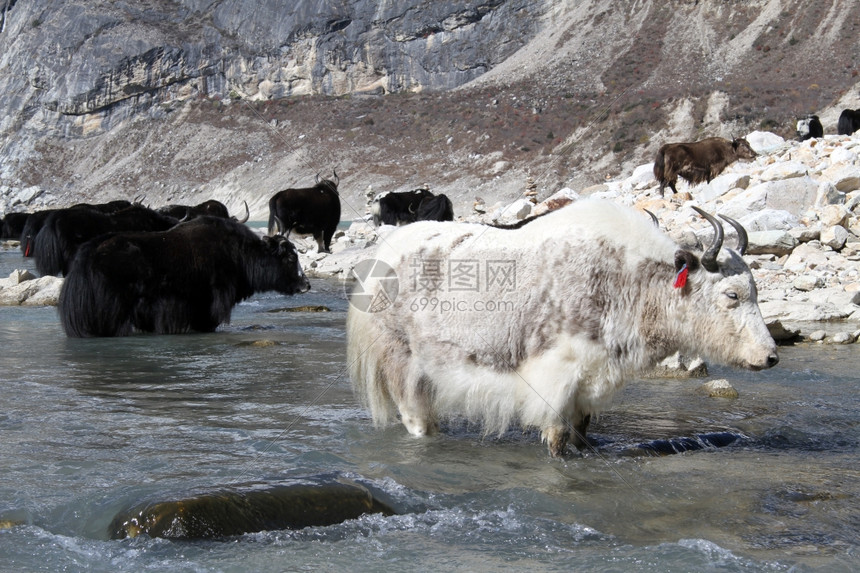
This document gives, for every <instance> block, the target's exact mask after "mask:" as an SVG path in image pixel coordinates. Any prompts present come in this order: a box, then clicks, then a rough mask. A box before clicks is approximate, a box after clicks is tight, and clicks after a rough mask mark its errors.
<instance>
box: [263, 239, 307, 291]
mask: <svg viewBox="0 0 860 573" xmlns="http://www.w3.org/2000/svg"><path fill="white" fill-rule="evenodd" d="M262 240H263V243H264V244H265V248H266V251H267V252H268V253H269V255H270V256H271V257H272V260H273V261H274V268H273V269H267V271H266V273H267V274H268V275H269V276H266V277H264V282H267V283H270V284H271V285H272V288H273V289H274V290H276V291H278V292H281V293H283V294H298V293H303V292H307V291H309V290H310V289H311V283H310V281H308V278H307V277H306V276H305V273H304V271H303V270H302V265H301V263H300V262H299V253H298V251H296V246H295V245H293V243H291V242H290V240H289V239H287V238H286V237H285V236H283V235H280V234H279V235H275V236H273V237H262Z"/></svg>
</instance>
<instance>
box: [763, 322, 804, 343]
mask: <svg viewBox="0 0 860 573" xmlns="http://www.w3.org/2000/svg"><path fill="white" fill-rule="evenodd" d="M767 330H768V332H770V335H771V337H772V338H773V339H774V340H775V341H776V342H788V341H790V340H794V339H796V338H797V337H798V335H800V329H799V328H791V329H790V328H786V327H785V326H783V324H782V322H781V321H779V320H771V321H769V322H767Z"/></svg>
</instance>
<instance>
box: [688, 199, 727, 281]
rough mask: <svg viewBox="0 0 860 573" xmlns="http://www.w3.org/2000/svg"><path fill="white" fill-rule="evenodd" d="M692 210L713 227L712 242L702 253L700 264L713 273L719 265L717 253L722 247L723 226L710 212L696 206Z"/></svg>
mask: <svg viewBox="0 0 860 573" xmlns="http://www.w3.org/2000/svg"><path fill="white" fill-rule="evenodd" d="M693 210H694V211H696V213H698V214H699V215H701V216H702V217H704V218H705V219H706V220H707V221H708V223H710V224H711V226H712V227H713V228H714V242H713V243H711V246H710V247H708V249H707V250H706V251H705V252H704V254H702V266H703V267H705V269H706V270H708V271H710V272H712V273H715V272H717V270H718V269H719V266H718V265H717V254H718V253H719V252H720V249H721V248H722V247H723V226H722V225H721V224H720V222H719V221H718V220H717V219H716V218H715V217H714V216H713V215H711V214H710V213H706V212H705V211H702V210H701V209H699V208H698V207H693Z"/></svg>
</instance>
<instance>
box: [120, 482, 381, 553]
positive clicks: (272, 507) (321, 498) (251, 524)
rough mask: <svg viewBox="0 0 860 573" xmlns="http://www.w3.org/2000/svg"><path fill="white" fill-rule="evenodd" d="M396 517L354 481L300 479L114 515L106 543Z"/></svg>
mask: <svg viewBox="0 0 860 573" xmlns="http://www.w3.org/2000/svg"><path fill="white" fill-rule="evenodd" d="M366 513H382V514H384V515H394V514H395V513H396V512H395V511H394V510H393V509H392V508H390V507H388V506H387V505H386V504H384V503H382V502H380V501H379V500H377V499H375V498H374V497H373V494H371V493H370V491H369V490H368V489H367V488H365V487H363V486H361V485H359V484H357V483H354V482H343V481H319V480H307V481H306V480H302V481H296V483H292V484H288V485H264V484H258V485H253V484H252V485H248V486H243V487H238V488H226V489H223V490H218V491H215V492H213V493H208V494H204V495H197V496H192V497H188V498H182V499H175V500H169V501H157V502H147V503H143V504H140V505H137V506H135V507H132V508H131V509H128V510H126V511H122V512H120V513H119V514H118V515H117V516H116V517H115V518H114V519H113V521H112V522H111V524H110V528H109V531H108V533H109V535H110V537H111V539H124V538H126V537H137V536H139V535H148V536H150V537H166V538H172V539H205V538H220V537H228V536H231V535H242V534H245V533H253V532H257V531H269V530H278V529H302V528H304V527H311V526H326V525H333V524H336V523H341V522H343V521H346V520H348V519H356V518H358V517H360V516H361V515H364V514H366Z"/></svg>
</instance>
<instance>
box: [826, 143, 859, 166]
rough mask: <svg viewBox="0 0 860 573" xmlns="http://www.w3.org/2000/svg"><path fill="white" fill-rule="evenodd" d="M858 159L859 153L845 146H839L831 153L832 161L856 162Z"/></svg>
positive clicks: (833, 162)
mask: <svg viewBox="0 0 860 573" xmlns="http://www.w3.org/2000/svg"><path fill="white" fill-rule="evenodd" d="M856 161H857V154H856V153H854V151H852V150H850V149H848V148H845V147H837V148H836V149H834V150H833V152H832V153H831V154H830V163H831V164H836V163H848V164H850V163H855V162H856Z"/></svg>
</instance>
